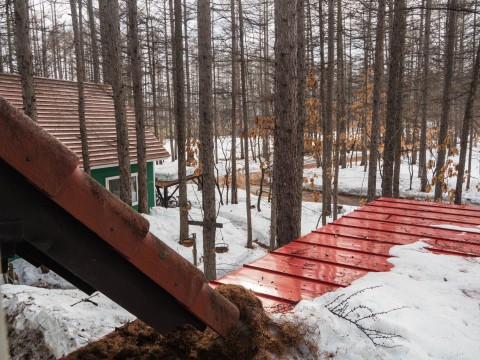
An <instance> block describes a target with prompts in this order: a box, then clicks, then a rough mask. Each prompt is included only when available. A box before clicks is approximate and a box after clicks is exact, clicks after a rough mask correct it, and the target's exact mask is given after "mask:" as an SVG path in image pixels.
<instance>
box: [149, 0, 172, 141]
mask: <svg viewBox="0 0 480 360" xmlns="http://www.w3.org/2000/svg"><path fill="white" fill-rule="evenodd" d="M145 7H146V10H147V18H146V21H145V26H146V38H147V55H148V67H149V69H150V72H149V75H150V84H151V89H152V113H153V129H154V133H155V137H156V138H157V139H161V129H160V124H159V121H158V111H157V67H156V62H155V54H156V52H155V51H156V50H155V49H156V48H155V36H154V33H153V29H152V25H151V23H152V17H151V16H150V2H149V0H145ZM165 36H166V34H165ZM167 75H168V74H167Z"/></svg>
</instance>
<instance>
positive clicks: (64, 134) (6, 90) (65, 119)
mask: <svg viewBox="0 0 480 360" xmlns="http://www.w3.org/2000/svg"><path fill="white" fill-rule="evenodd" d="M35 92H36V98H37V112H38V123H39V125H40V126H42V127H43V128H44V129H45V130H47V131H48V132H49V133H50V134H52V135H53V136H55V137H56V138H57V139H59V140H60V141H61V142H62V143H63V144H64V145H66V146H67V147H68V148H70V149H71V150H72V151H74V152H75V153H76V154H77V155H78V157H79V158H80V159H81V158H82V147H81V141H80V127H79V120H78V108H77V107H78V104H77V102H78V100H77V99H78V90H77V85H76V83H75V82H73V81H65V80H55V79H46V78H35ZM0 96H2V97H4V98H5V99H7V100H8V101H10V102H11V103H12V104H13V105H14V106H15V107H17V108H18V109H22V108H23V103H22V89H21V80H20V76H19V75H15V74H13V75H12V74H0ZM85 117H86V121H87V132H88V145H89V150H90V162H91V166H92V167H95V166H105V165H112V164H118V158H117V140H116V139H117V138H116V129H115V112H114V105H113V98H112V96H111V87H110V86H109V85H103V84H92V83H85ZM127 121H128V129H129V141H130V157H131V161H132V162H136V146H137V145H136V137H135V114H134V113H133V111H132V109H130V108H128V107H127ZM146 141H147V159H148V160H158V159H162V158H166V157H168V156H169V155H168V152H167V151H166V150H165V148H164V147H163V146H162V144H161V143H160V142H159V141H158V140H157V139H156V138H155V137H154V136H153V134H152V133H151V132H150V131H149V130H147V131H146Z"/></svg>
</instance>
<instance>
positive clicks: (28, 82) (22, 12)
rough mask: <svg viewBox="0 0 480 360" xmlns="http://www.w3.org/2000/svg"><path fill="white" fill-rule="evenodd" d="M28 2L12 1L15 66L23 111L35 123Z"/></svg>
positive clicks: (23, 0)
mask: <svg viewBox="0 0 480 360" xmlns="http://www.w3.org/2000/svg"><path fill="white" fill-rule="evenodd" d="M28 3H29V2H28V1H27V0H14V2H13V6H14V9H15V28H16V34H17V41H16V45H17V66H18V72H19V73H20V76H21V79H22V99H23V111H24V112H25V115H27V116H28V117H29V118H31V119H32V120H33V121H37V100H36V98H35V87H34V84H33V59H32V49H31V47H30V36H29V31H28V28H29V23H30V22H29V20H28Z"/></svg>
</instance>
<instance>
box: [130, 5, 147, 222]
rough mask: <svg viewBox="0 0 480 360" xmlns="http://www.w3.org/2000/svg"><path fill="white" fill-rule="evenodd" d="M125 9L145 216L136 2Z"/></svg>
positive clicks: (144, 154)
mask: <svg viewBox="0 0 480 360" xmlns="http://www.w3.org/2000/svg"><path fill="white" fill-rule="evenodd" d="M127 7H128V30H129V31H128V35H129V37H130V56H131V59H130V61H131V73H132V85H133V101H134V105H135V131H136V135H137V168H138V211H139V212H140V213H144V214H146V213H148V187H147V159H146V157H147V146H146V142H145V106H144V102H143V83H142V59H141V58H140V53H141V48H140V39H139V37H138V15H137V13H138V10H137V0H127Z"/></svg>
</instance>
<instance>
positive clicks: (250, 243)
mask: <svg viewBox="0 0 480 360" xmlns="http://www.w3.org/2000/svg"><path fill="white" fill-rule="evenodd" d="M238 18H239V37H240V77H241V83H242V109H243V111H242V116H243V141H244V150H245V192H246V210H247V248H250V249H251V248H253V239H252V202H251V198H250V197H251V195H250V166H249V157H248V111H247V69H246V65H245V35H244V28H243V10H242V1H241V0H238Z"/></svg>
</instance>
